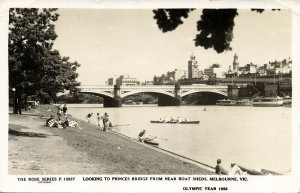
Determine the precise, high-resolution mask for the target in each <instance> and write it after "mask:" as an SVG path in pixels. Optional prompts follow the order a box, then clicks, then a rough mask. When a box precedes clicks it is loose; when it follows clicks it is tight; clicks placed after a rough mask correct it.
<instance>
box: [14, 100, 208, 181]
mask: <svg viewBox="0 0 300 193" xmlns="http://www.w3.org/2000/svg"><path fill="white" fill-rule="evenodd" d="M48 107H50V108H52V110H53V112H56V109H55V107H53V106H47V105H42V106H39V107H38V109H33V110H30V111H27V112H24V113H25V114H24V115H12V114H10V120H9V133H10V135H9V174H198V175H204V174H211V172H210V171H208V170H206V169H204V168H201V167H199V166H196V165H194V164H191V163H188V162H187V161H184V160H180V159H177V158H175V157H173V156H170V155H167V154H165V153H162V152H160V151H157V150H155V148H151V147H150V146H148V145H145V144H141V143H139V142H135V141H132V140H129V139H126V138H124V137H122V136H119V135H117V134H115V133H112V132H103V131H100V130H99V129H98V128H97V127H95V126H93V125H90V124H88V123H86V122H83V121H79V125H80V126H81V127H82V130H80V129H74V128H67V129H61V128H48V127H46V126H44V125H45V121H46V119H45V118H46V117H48V116H49V115H50V112H48V111H47V108H48ZM53 114H54V113H53Z"/></svg>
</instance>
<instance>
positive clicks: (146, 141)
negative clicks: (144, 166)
mask: <svg viewBox="0 0 300 193" xmlns="http://www.w3.org/2000/svg"><path fill="white" fill-rule="evenodd" d="M144 143H146V144H149V145H154V146H159V143H157V142H155V141H153V139H145V140H144Z"/></svg>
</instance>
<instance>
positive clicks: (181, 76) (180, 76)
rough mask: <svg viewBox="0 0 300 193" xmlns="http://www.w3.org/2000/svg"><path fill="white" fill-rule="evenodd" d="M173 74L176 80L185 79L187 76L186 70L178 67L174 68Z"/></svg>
mask: <svg viewBox="0 0 300 193" xmlns="http://www.w3.org/2000/svg"><path fill="white" fill-rule="evenodd" d="M173 73H174V74H173V75H174V79H175V80H176V81H177V80H180V79H185V78H187V74H188V72H187V71H186V70H179V69H175V70H174V71H173Z"/></svg>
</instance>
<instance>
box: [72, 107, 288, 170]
mask: <svg viewBox="0 0 300 193" xmlns="http://www.w3.org/2000/svg"><path fill="white" fill-rule="evenodd" d="M206 108H207V111H203V109H204V106H180V107H158V106H123V107H122V108H103V107H102V106H101V105H71V104H70V105H68V110H69V113H71V114H72V115H73V116H76V117H78V118H81V119H84V117H85V116H86V115H87V114H88V113H90V112H92V113H94V115H93V117H92V121H93V122H95V123H96V113H97V112H99V113H100V114H101V115H103V114H104V113H105V112H107V113H108V114H109V116H110V120H111V121H112V123H113V125H127V124H130V125H129V126H120V127H118V128H117V129H115V131H117V132H120V133H122V134H125V135H127V136H130V137H132V138H137V135H138V133H139V132H140V131H141V130H143V129H146V130H147V134H148V135H152V136H157V137H158V138H157V142H159V143H160V147H162V148H164V149H167V150H170V151H173V152H176V153H178V154H181V155H184V156H187V157H189V158H192V159H195V160H197V161H200V162H203V163H206V164H208V165H211V166H215V165H216V160H217V159H218V158H221V159H222V160H223V166H224V167H225V168H229V165H230V163H233V162H234V163H238V164H240V165H242V166H246V167H249V168H254V169H261V168H264V169H269V170H273V171H280V172H287V171H289V170H290V169H291V117H292V109H291V108H288V107H251V106H249V107H238V106H236V107H228V106H207V107H206ZM164 116H167V117H174V118H176V117H178V116H180V117H181V118H185V117H186V118H188V119H189V120H199V121H200V124H198V125H183V124H153V123H150V120H157V119H159V118H162V117H164Z"/></svg>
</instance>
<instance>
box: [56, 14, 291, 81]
mask: <svg viewBox="0 0 300 193" xmlns="http://www.w3.org/2000/svg"><path fill="white" fill-rule="evenodd" d="M238 12H239V15H238V16H237V17H236V18H235V27H234V37H233V41H232V43H231V47H232V51H228V52H224V53H221V54H217V53H216V52H215V51H214V50H212V49H208V50H205V49H204V48H202V47H195V46H194V41H193V39H194V38H195V35H196V34H197V30H196V22H197V21H198V20H199V18H200V15H201V13H202V11H201V10H195V11H193V12H191V14H190V16H189V17H188V18H187V19H185V20H184V24H183V25H181V26H179V27H178V28H177V29H176V30H175V31H172V32H167V33H162V32H161V31H160V30H159V29H158V27H157V25H156V23H155V20H154V19H153V12H152V10H151V9H140V10H138V9H136V10H130V9H59V11H58V13H59V14H60V17H59V20H58V21H57V22H56V23H55V25H56V32H57V34H58V36H59V37H58V38H57V40H56V41H55V49H58V50H59V51H60V52H61V55H63V56H70V57H71V60H72V61H77V62H79V63H80V64H81V67H80V68H79V69H78V73H79V78H78V80H79V81H80V82H81V83H82V85H103V84H105V81H106V80H107V79H108V78H110V77H113V76H115V75H121V74H129V75H130V76H132V77H135V78H137V79H138V80H140V81H144V80H152V79H153V76H154V75H161V74H163V73H166V72H167V71H172V70H174V69H187V61H188V59H189V57H190V55H191V54H192V53H194V54H195V56H196V59H197V60H198V63H199V68H200V69H204V68H207V67H209V66H210V65H211V64H213V63H219V64H221V67H222V68H223V69H224V70H227V69H228V66H229V65H232V61H233V55H234V53H237V54H238V56H239V62H240V65H242V66H243V65H246V64H247V63H250V62H253V63H254V64H258V65H260V64H264V63H267V62H268V61H274V60H275V59H277V60H282V59H284V58H288V57H292V55H291V25H292V23H291V22H292V20H291V13H290V12H289V11H287V10H281V11H268V10H266V11H265V12H263V13H262V14H259V13H256V12H252V11H249V10H239V11H238Z"/></svg>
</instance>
